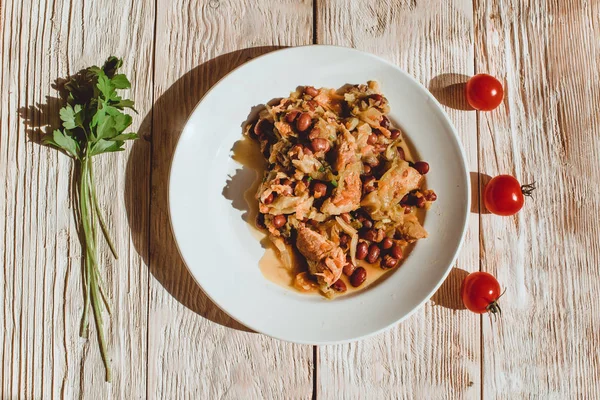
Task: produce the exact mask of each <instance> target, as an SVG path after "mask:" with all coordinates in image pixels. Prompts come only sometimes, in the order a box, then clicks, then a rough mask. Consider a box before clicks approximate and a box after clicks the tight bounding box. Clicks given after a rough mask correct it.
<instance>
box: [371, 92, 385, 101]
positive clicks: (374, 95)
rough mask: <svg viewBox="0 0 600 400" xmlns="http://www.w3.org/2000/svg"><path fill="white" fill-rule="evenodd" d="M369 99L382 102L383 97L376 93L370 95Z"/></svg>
mask: <svg viewBox="0 0 600 400" xmlns="http://www.w3.org/2000/svg"><path fill="white" fill-rule="evenodd" d="M369 97H370V98H372V99H373V101H375V102H377V101H381V100H383V96H382V95H380V94H377V93H375V94H372V95H370V96H369Z"/></svg>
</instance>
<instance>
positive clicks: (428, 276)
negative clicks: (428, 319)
mask: <svg viewBox="0 0 600 400" xmlns="http://www.w3.org/2000/svg"><path fill="white" fill-rule="evenodd" d="M368 80H377V81H379V83H380V84H381V90H382V92H383V93H384V95H385V96H386V97H387V99H388V100H389V103H390V107H391V113H390V117H391V119H392V121H393V123H394V124H395V125H397V126H399V127H401V128H402V130H403V131H404V132H405V134H406V135H407V136H408V138H409V141H410V142H412V143H413V145H414V147H415V149H416V151H417V154H419V155H420V158H421V159H423V160H426V161H428V162H429V164H430V166H431V171H430V173H429V174H428V175H427V186H428V187H430V188H433V189H434V190H435V191H436V193H437V195H438V200H437V201H436V202H435V203H434V204H433V207H432V208H431V210H429V211H428V212H427V214H426V217H425V224H424V225H425V228H426V229H427V231H428V232H429V238H427V239H424V240H420V241H419V242H418V243H417V244H416V246H415V248H414V250H413V251H412V253H411V254H410V255H409V256H408V257H407V259H406V261H405V262H404V263H403V264H402V266H401V267H400V268H399V269H397V270H396V271H393V272H392V273H390V274H388V275H389V276H387V278H386V279H384V280H382V282H381V283H379V284H377V285H374V286H373V287H369V288H367V289H365V290H364V291H362V292H360V293H358V294H357V295H354V296H347V297H341V298H339V299H336V300H333V301H331V300H326V299H324V298H322V297H320V296H307V295H302V294H300V293H298V292H295V291H292V290H289V289H286V288H284V287H281V286H278V285H276V284H274V283H272V282H270V281H268V280H267V279H265V278H264V276H263V275H262V273H261V271H260V270H259V267H258V261H259V259H260V258H261V256H262V255H263V252H264V250H263V248H262V247H261V245H260V244H259V243H258V241H257V240H256V239H255V238H254V237H253V236H252V234H251V232H250V230H249V228H248V226H247V224H246V222H244V221H243V220H242V214H243V211H240V210H238V209H236V208H235V207H234V205H233V204H232V201H231V200H228V199H226V198H225V197H224V195H223V189H224V187H225V186H226V185H227V182H228V180H231V178H230V177H231V176H234V175H235V174H236V171H237V170H239V169H241V168H242V167H241V165H239V164H238V163H237V162H236V161H234V160H233V159H232V158H231V155H232V151H231V149H232V147H233V144H234V143H235V142H236V141H237V140H240V139H241V137H242V128H241V125H242V123H243V122H244V121H245V120H246V119H247V117H248V114H249V113H250V110H251V109H252V107H254V106H256V105H259V104H264V103H265V102H267V101H269V100H271V99H273V98H277V97H287V96H288V95H289V93H290V92H291V91H293V90H295V88H296V87H298V86H303V85H312V86H315V87H331V88H338V87H341V86H342V85H344V84H347V83H352V84H355V83H365V82H366V81H368ZM253 178H254V177H253V176H252V175H249V176H248V179H249V180H252V179H253ZM169 201H170V204H169V207H170V212H171V223H172V228H173V232H174V234H175V239H176V241H177V244H178V246H179V250H180V252H181V255H182V257H183V259H184V260H185V263H186V264H187V267H188V268H189V270H190V272H191V273H192V275H193V276H194V278H195V279H196V281H197V282H198V284H199V285H200V286H201V287H202V289H203V290H204V292H205V293H206V294H207V295H208V296H209V297H210V298H211V299H212V300H213V301H214V302H215V303H216V304H217V305H219V307H221V308H222V309H223V310H224V311H225V312H226V313H227V314H229V315H230V316H231V317H233V318H235V319H236V320H238V321H239V322H241V323H242V324H244V325H245V326H247V327H249V328H251V329H253V330H255V331H257V332H262V333H264V334H267V335H270V336H273V337H275V338H279V339H283V340H287V341H291V342H298V343H310V344H327V343H338V342H345V341H350V340H355V339H358V338H362V337H365V336H368V335H371V334H374V333H377V332H380V331H382V330H384V329H386V328H388V327H390V326H392V325H393V324H395V323H397V322H399V321H401V320H403V319H405V318H406V317H408V316H409V315H410V314H411V313H412V312H414V311H415V310H417V309H418V308H419V306H420V305H422V304H423V303H425V302H426V301H427V300H428V299H429V298H430V297H431V296H432V295H433V293H435V291H436V289H437V288H438V287H439V286H440V285H441V283H442V282H443V281H444V279H445V277H446V275H447V274H448V272H449V271H450V268H451V266H452V264H453V263H454V260H455V258H456V256H457V252H458V250H459V248H460V246H461V243H462V241H463V237H464V235H465V230H466V225H467V216H468V212H469V206H470V194H469V174H468V169H467V167H466V163H465V156H464V152H463V150H462V147H461V144H460V140H459V139H458V136H457V134H456V131H455V129H454V127H453V126H452V123H451V122H450V120H449V119H448V116H447V115H446V114H445V113H444V111H443V110H442V109H441V106H440V105H439V103H438V102H437V101H436V100H435V99H434V98H433V96H432V95H431V94H430V93H429V92H428V91H427V90H426V89H425V88H424V87H423V86H421V85H420V84H419V83H418V82H417V81H416V80H415V79H413V78H412V77H411V76H409V75H408V74H407V73H405V72H404V71H402V70H401V69H399V68H398V67H396V66H395V65H392V64H390V63H389V62H387V61H384V60H382V59H380V58H378V57H376V56H373V55H371V54H367V53H363V52H360V51H357V50H353V49H348V48H343V47H334V46H306V47H296V48H288V49H284V50H279V51H276V52H273V53H269V54H266V55H264V56H262V57H259V58H256V59H254V60H252V61H250V62H248V63H246V64H244V65H243V66H241V67H239V68H238V69H236V70H235V71H233V72H231V73H230V74H229V75H227V76H226V77H225V78H223V79H222V80H221V81H220V82H219V83H217V84H216V85H215V86H214V87H213V88H212V89H211V90H210V91H209V92H208V93H207V94H206V95H205V96H204V98H203V99H202V101H200V103H199V104H198V106H197V107H196V109H195V110H194V112H193V113H192V115H191V117H190V118H189V120H188V122H187V124H186V126H185V128H184V129H183V132H182V134H181V138H180V139H179V143H178V145H177V149H176V151H175V155H174V158H173V164H172V167H171V177H170V182H169ZM238 208H239V207H238Z"/></svg>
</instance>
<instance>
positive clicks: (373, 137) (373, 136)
mask: <svg viewBox="0 0 600 400" xmlns="http://www.w3.org/2000/svg"><path fill="white" fill-rule="evenodd" d="M367 143H368V144H375V143H377V135H376V134H374V133H371V134H370V135H369V137H368V138H367Z"/></svg>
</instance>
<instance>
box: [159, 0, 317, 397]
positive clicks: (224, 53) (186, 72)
mask: <svg viewBox="0 0 600 400" xmlns="http://www.w3.org/2000/svg"><path fill="white" fill-rule="evenodd" d="M311 38H312V3H311V2H310V1H308V0H304V1H291V0H288V1H276V0H262V1H236V2H227V1H216V0H215V1H192V0H178V1H173V2H172V1H167V0H160V1H159V2H158V20H157V35H156V86H155V99H156V101H155V106H154V115H153V132H152V143H153V146H152V148H153V150H152V151H153V157H152V160H153V162H152V199H151V210H152V213H151V246H150V248H151V262H150V267H151V273H152V275H153V277H152V278H151V283H150V298H151V304H150V314H149V332H150V335H149V339H148V340H149V361H148V368H149V369H148V376H149V379H148V394H149V396H150V397H151V398H158V399H163V398H184V397H185V398H188V397H189V398H196V399H201V398H202V399H216V398H293V399H300V398H310V397H311V395H312V388H313V385H312V369H313V361H312V356H313V351H312V347H311V346H299V345H292V344H288V343H283V342H280V341H277V340H274V339H271V338H268V337H265V336H262V335H259V334H256V333H249V332H246V331H243V327H240V326H239V325H237V324H235V323H233V322H232V321H231V320H230V319H229V318H228V317H227V316H225V315H224V313H223V312H222V311H220V310H219V309H218V308H217V307H216V306H215V305H214V304H212V303H211V302H210V301H209V300H208V299H207V298H206V296H204V295H203V293H202V292H201V290H200V289H199V287H198V286H197V285H196V283H195V282H194V280H193V278H192V277H191V275H190V274H189V272H188V271H187V269H186V267H185V266H184V264H183V262H182V260H181V258H180V256H179V254H178V251H177V248H176V246H175V243H174V241H173V237H172V234H171V231H170V225H169V218H168V205H167V190H166V189H167V182H168V176H169V166H170V162H171V158H172V155H173V151H174V148H175V145H176V143H177V139H178V137H179V135H180V133H181V129H182V128H183V125H184V123H185V121H186V118H187V117H188V116H189V114H190V112H191V111H192V109H193V107H194V106H195V105H196V103H197V102H198V101H199V100H200V98H201V97H202V95H203V94H204V93H205V92H206V91H207V90H208V89H209V88H210V87H211V86H212V85H213V84H214V83H216V82H217V80H218V79H219V78H221V77H222V76H224V75H225V74H226V73H227V72H228V71H230V70H231V69H233V68H234V67H235V66H237V65H240V64H242V63H243V62H245V61H246V60H248V59H250V58H252V57H255V56H257V55H260V54H263V53H265V52H268V51H270V50H272V49H273V47H272V46H273V45H276V46H285V45H301V44H307V43H310V41H311ZM232 95H234V94H232ZM241 122H243V121H240V123H241ZM199 179H201V174H200V175H199ZM191 184H194V183H191ZM196 184H202V182H201V181H198V182H197V183H196Z"/></svg>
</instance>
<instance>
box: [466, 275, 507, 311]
mask: <svg viewBox="0 0 600 400" xmlns="http://www.w3.org/2000/svg"><path fill="white" fill-rule="evenodd" d="M460 293H461V296H462V301H463V303H464V305H465V307H467V309H469V310H471V311H473V312H474V313H477V314H483V313H486V312H489V313H492V314H496V313H499V314H502V311H501V310H500V307H499V306H498V303H497V301H498V299H499V298H500V296H502V293H501V291H500V284H499V283H498V281H497V280H496V278H494V276H493V275H491V274H488V273H487V272H481V271H480V272H473V273H470V274H469V275H467V277H466V278H465V280H464V281H463V283H462V286H461V288H460Z"/></svg>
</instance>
